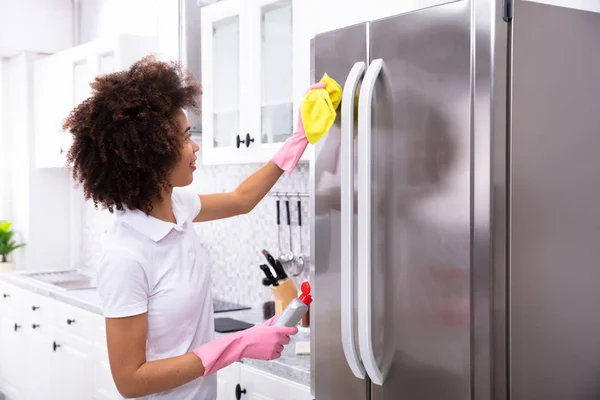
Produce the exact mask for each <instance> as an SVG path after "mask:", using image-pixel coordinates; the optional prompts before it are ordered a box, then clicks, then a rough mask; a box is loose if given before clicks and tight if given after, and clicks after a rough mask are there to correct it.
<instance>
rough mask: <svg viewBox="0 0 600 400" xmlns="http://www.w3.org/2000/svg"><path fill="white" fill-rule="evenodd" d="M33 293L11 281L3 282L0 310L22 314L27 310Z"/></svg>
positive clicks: (12, 313)
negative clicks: (12, 283)
mask: <svg viewBox="0 0 600 400" xmlns="http://www.w3.org/2000/svg"><path fill="white" fill-rule="evenodd" d="M32 295H33V293H32V292H30V291H27V290H25V289H22V288H20V287H18V286H15V285H11V284H10V283H6V282H2V285H1V286H0V312H2V313H7V314H11V315H21V314H22V313H23V312H24V311H25V304H26V303H27V300H28V299H29V300H30V299H31V298H32Z"/></svg>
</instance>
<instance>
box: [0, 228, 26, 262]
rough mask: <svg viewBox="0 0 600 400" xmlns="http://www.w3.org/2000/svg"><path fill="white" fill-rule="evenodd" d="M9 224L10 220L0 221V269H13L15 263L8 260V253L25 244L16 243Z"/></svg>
mask: <svg viewBox="0 0 600 400" xmlns="http://www.w3.org/2000/svg"><path fill="white" fill-rule="evenodd" d="M11 225H12V223H11V222H8V221H0V271H10V270H14V269H15V263H14V261H13V262H11V261H8V255H9V254H10V253H11V252H13V251H15V250H16V249H18V248H19V247H23V246H25V243H20V244H17V243H16V242H15V241H14V240H13V236H14V234H15V232H14V231H13V230H11V229H10V226H11Z"/></svg>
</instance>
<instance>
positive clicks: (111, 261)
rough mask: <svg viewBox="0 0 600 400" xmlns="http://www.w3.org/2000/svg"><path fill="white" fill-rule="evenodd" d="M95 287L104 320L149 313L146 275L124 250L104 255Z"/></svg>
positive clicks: (132, 257) (112, 250) (131, 255)
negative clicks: (100, 302) (105, 318)
mask: <svg viewBox="0 0 600 400" xmlns="http://www.w3.org/2000/svg"><path fill="white" fill-rule="evenodd" d="M97 287H98V294H99V295H100V299H101V301H102V308H103V311H104V316H105V317H107V318H121V317H130V316H133V315H139V314H143V313H145V312H147V311H148V280H147V278H146V273H145V272H144V269H143V268H142V266H141V264H140V263H139V262H138V261H137V260H135V258H134V256H133V254H132V253H130V252H129V251H127V250H126V249H111V250H110V251H108V252H107V253H104V254H103V256H102V260H101V262H100V268H99V269H98V276H97Z"/></svg>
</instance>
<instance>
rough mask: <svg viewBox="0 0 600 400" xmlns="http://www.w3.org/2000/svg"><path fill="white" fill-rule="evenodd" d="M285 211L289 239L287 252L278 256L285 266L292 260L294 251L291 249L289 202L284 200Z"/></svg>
mask: <svg viewBox="0 0 600 400" xmlns="http://www.w3.org/2000/svg"><path fill="white" fill-rule="evenodd" d="M285 209H286V212H287V224H288V238H289V243H288V244H289V247H290V248H289V252H288V253H283V254H280V256H279V260H280V261H281V262H282V263H284V264H286V263H289V262H292V261H293V260H294V249H293V247H292V219H291V216H290V201H289V200H286V201H285Z"/></svg>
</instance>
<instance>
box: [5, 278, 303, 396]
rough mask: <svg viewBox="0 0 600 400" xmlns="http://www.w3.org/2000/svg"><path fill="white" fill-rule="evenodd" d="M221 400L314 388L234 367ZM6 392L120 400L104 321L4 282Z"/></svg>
mask: <svg viewBox="0 0 600 400" xmlns="http://www.w3.org/2000/svg"><path fill="white" fill-rule="evenodd" d="M217 381H218V389H217V393H218V394H217V399H218V400H234V399H244V400H259V399H260V400H282V399H285V400H312V397H311V395H310V389H309V388H308V387H305V386H302V385H299V384H297V383H295V382H292V381H289V380H286V379H282V378H279V377H277V376H274V375H271V374H268V373H265V372H262V371H260V370H258V369H256V368H253V367H250V366H248V365H245V364H243V363H234V364H232V365H230V366H229V367H227V368H224V369H222V370H220V371H218V372H217ZM0 393H2V394H4V396H5V399H6V400H88V399H90V400H116V399H119V392H118V391H117V388H116V387H115V384H114V382H113V379H112V374H111V372H110V365H109V362H108V352H107V350H106V335H105V328H104V318H103V317H102V316H100V315H98V314H94V313H91V312H88V311H85V310H83V309H80V308H77V307H73V306H70V305H68V304H65V303H63V302H60V301H57V300H53V299H50V298H47V297H44V296H40V295H38V294H35V293H33V292H30V291H28V290H25V289H22V288H20V287H17V286H14V285H11V284H8V283H6V282H2V281H0Z"/></svg>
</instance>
